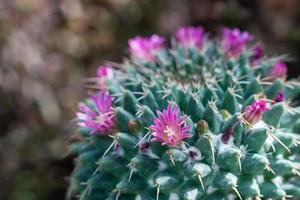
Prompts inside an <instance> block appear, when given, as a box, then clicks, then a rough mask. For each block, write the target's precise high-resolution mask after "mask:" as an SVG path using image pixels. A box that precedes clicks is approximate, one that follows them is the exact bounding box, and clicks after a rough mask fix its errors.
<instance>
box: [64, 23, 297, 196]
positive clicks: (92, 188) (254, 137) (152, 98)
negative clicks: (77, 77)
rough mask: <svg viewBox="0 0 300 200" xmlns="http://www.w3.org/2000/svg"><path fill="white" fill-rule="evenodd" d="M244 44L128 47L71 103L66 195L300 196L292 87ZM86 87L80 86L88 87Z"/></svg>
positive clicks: (160, 42) (234, 36)
mask: <svg viewBox="0 0 300 200" xmlns="http://www.w3.org/2000/svg"><path fill="white" fill-rule="evenodd" d="M252 38H253V36H251V35H250V34H249V33H248V32H242V31H240V30H239V29H228V28H225V29H223V30H222V36H221V37H220V38H217V39H216V40H211V39H209V38H208V37H207V34H206V33H205V31H204V29H203V28H201V27H186V28H181V29H179V30H178V31H177V33H176V36H175V37H174V38H173V39H172V41H171V45H170V46H171V47H167V44H166V40H165V39H164V38H162V37H160V36H158V35H153V36H151V37H135V38H133V39H131V40H129V52H130V59H127V60H126V61H125V62H124V63H123V64H121V65H117V64H111V66H109V65H105V66H102V67H101V68H100V69H99V70H98V76H97V78H96V79H95V78H93V79H90V80H92V87H93V88H95V86H96V88H98V90H100V91H95V95H94V96H92V97H91V98H88V99H87V100H86V101H85V102H84V103H81V104H80V111H81V112H79V113H78V114H77V116H78V125H79V131H78V133H79V134H80V136H81V139H80V140H79V141H78V142H77V143H75V144H72V145H71V149H72V151H73V152H75V153H76V154H77V155H78V158H77V159H76V168H75V170H74V172H73V174H72V177H71V185H70V189H69V195H70V196H77V197H79V198H80V199H107V200H115V199H119V200H121V199H124V200H125V199H130V200H132V199H142V200H158V199H160V200H164V199H184V200H198V199H209V200H212V199H218V200H219V199H224V200H225V199H230V198H231V199H252V198H256V199H260V198H262V197H263V198H271V199H282V198H286V197H289V196H293V197H294V198H296V199H297V198H300V189H299V185H300V180H299V179H298V178H297V176H298V175H299V171H298V170H299V164H298V163H299V148H298V147H297V146H298V144H299V139H300V138H299V135H297V132H298V130H300V126H299V125H300V118H299V116H300V114H299V111H300V110H299V108H298V107H291V106H290V105H294V104H295V101H294V99H295V97H296V96H297V95H298V94H299V92H300V86H299V84H298V83H297V82H295V81H292V80H289V81H287V80H286V72H287V67H286V65H285V64H284V63H283V58H282V57H277V58H268V57H264V56H263V50H262V49H261V47H253V48H250V47H249V45H250V42H251V41H252ZM90 80H89V83H91V82H90Z"/></svg>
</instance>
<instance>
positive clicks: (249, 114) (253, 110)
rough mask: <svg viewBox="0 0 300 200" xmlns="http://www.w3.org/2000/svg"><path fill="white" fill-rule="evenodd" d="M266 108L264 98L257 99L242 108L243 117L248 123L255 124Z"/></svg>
mask: <svg viewBox="0 0 300 200" xmlns="http://www.w3.org/2000/svg"><path fill="white" fill-rule="evenodd" d="M267 109H268V106H267V102H266V101H265V100H258V101H256V102H254V103H252V104H251V105H249V106H247V107H246V108H245V109H244V116H243V117H244V119H245V120H246V121H247V122H248V123H250V124H255V123H257V122H258V121H260V120H261V119H262V116H263V114H264V112H265V111H266V110H267Z"/></svg>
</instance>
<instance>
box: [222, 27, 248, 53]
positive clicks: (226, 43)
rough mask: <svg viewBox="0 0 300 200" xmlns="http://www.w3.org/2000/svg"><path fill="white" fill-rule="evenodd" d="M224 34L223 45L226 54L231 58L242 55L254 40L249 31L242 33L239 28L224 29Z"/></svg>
mask: <svg viewBox="0 0 300 200" xmlns="http://www.w3.org/2000/svg"><path fill="white" fill-rule="evenodd" d="M222 33H223V38H222V45H223V48H224V51H225V53H226V54H227V55H228V56H229V57H236V56H238V55H240V53H241V52H242V51H243V50H244V48H245V47H246V46H247V44H248V43H249V42H250V41H251V40H252V38H253V37H252V35H250V33H248V32H247V31H244V32H242V31H240V29H238V28H234V29H230V28H224V29H223V30H222Z"/></svg>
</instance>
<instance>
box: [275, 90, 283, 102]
mask: <svg viewBox="0 0 300 200" xmlns="http://www.w3.org/2000/svg"><path fill="white" fill-rule="evenodd" d="M284 100H285V95H284V93H283V91H279V92H278V93H277V94H276V96H275V98H274V101H275V102H276V103H278V102H283V101H284Z"/></svg>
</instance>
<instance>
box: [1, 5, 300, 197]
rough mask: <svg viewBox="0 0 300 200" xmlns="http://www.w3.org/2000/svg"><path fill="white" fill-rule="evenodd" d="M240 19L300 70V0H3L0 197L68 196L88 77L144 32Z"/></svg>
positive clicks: (292, 69) (292, 70) (212, 27)
mask: <svg viewBox="0 0 300 200" xmlns="http://www.w3.org/2000/svg"><path fill="white" fill-rule="evenodd" d="M184 25H203V26H204V27H205V28H206V29H207V30H208V31H210V32H211V35H216V34H218V30H219V28H220V27H223V26H230V27H240V28H242V29H244V30H248V31H250V32H251V33H253V34H254V35H255V36H256V38H257V39H258V41H260V42H263V43H264V44H265V46H266V47H267V52H268V54H270V55H278V54H285V53H289V55H290V58H291V59H290V60H289V62H288V66H289V75H290V76H292V77H295V76H297V75H298V74H299V72H300V66H299V64H300V62H299V58H300V1H299V0H284V1H282V0H251V1H249V0H227V1H222V0H1V1H0V199H3V200H19V199H22V200H40V199H43V200H50V199H51V200H53V199H55V200H60V199H64V198H65V192H66V189H67V186H68V176H69V175H70V173H71V171H72V168H73V157H72V155H70V154H69V152H68V143H69V142H70V141H71V140H72V137H71V135H72V132H73V131H74V130H75V123H74V120H73V119H74V113H75V112H76V109H77V103H78V102H79V101H80V100H82V99H83V98H84V97H85V96H86V93H85V89H84V87H83V83H82V80H83V78H84V77H91V76H94V74H95V71H96V68H97V66H99V65H100V64H101V63H103V62H104V61H106V60H113V61H122V56H124V55H126V54H127V51H126V46H127V40H128V39H129V38H131V37H133V36H135V35H149V34H152V33H159V34H161V35H164V36H168V35H171V34H172V32H174V31H175V30H176V29H177V28H178V27H179V26H184Z"/></svg>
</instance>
